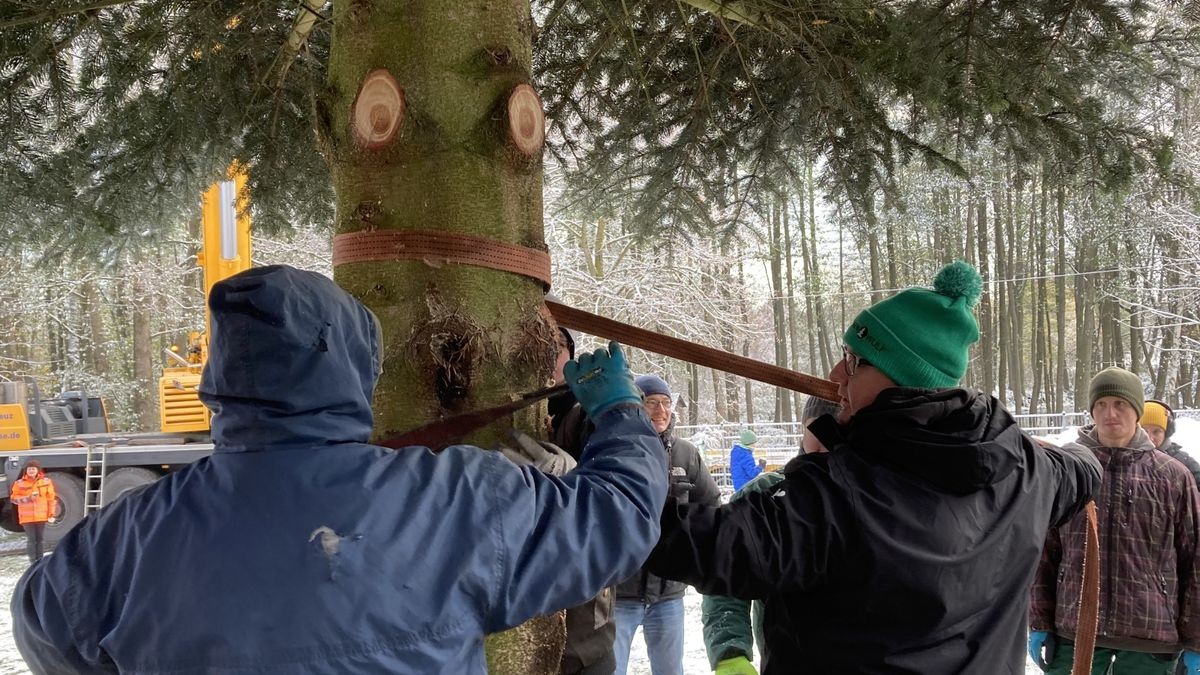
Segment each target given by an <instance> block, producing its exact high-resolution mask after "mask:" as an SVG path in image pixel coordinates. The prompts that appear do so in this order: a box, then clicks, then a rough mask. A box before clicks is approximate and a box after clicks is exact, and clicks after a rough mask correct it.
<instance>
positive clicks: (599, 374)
mask: <svg viewBox="0 0 1200 675" xmlns="http://www.w3.org/2000/svg"><path fill="white" fill-rule="evenodd" d="M563 376H564V377H565V378H566V380H567V384H568V385H569V386H570V387H571V392H572V393H573V394H575V398H576V399H577V400H578V401H579V405H581V406H583V411H584V412H586V413H587V414H588V417H590V418H592V419H593V420H594V419H596V418H597V416H599V415H600V413H602V412H604V411H605V410H608V409H609V408H611V407H613V406H614V405H617V404H618V403H638V404H640V403H641V402H642V392H641V391H640V390H639V389H638V388H637V385H635V384H634V383H633V374H632V373H630V372H629V364H627V363H626V362H625V354H624V352H622V351H621V345H619V344H617V343H616V342H610V343H608V349H597V350H596V351H594V352H592V353H591V354H584V355H582V356H580V357H579V358H578V359H576V360H574V361H567V365H566V366H563Z"/></svg>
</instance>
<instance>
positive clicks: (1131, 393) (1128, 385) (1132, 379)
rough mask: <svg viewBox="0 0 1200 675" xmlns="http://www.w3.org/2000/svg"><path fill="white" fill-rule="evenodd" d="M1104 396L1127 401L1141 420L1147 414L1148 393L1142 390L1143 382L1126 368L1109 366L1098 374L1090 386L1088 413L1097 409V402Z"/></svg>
mask: <svg viewBox="0 0 1200 675" xmlns="http://www.w3.org/2000/svg"><path fill="white" fill-rule="evenodd" d="M1104 396H1116V397H1117V398H1123V399H1125V400H1126V401H1128V402H1129V405H1131V406H1133V408H1134V410H1137V414H1138V417H1139V418H1140V417H1141V416H1142V415H1143V414H1144V413H1145V412H1146V393H1145V390H1144V389H1142V380H1141V378H1139V377H1138V376H1137V375H1134V374H1133V373H1131V372H1129V371H1128V370H1125V369H1124V368H1118V367H1116V366H1109V367H1108V368H1105V369H1104V370H1102V371H1100V372H1098V373H1096V376H1095V377H1093V378H1092V383H1091V384H1090V385H1089V386H1088V412H1091V411H1092V408H1095V407H1096V400H1097V399H1100V398H1102V397H1104Z"/></svg>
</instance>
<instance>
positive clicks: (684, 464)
mask: <svg viewBox="0 0 1200 675" xmlns="http://www.w3.org/2000/svg"><path fill="white" fill-rule="evenodd" d="M635 382H636V384H637V387H638V389H640V390H641V392H642V396H643V399H642V405H643V406H644V407H645V409H646V415H647V416H648V417H649V418H650V425H651V426H652V427H654V430H655V431H657V432H658V437H659V439H660V440H661V441H662V446H663V450H664V451H665V452H666V453H667V470H668V471H669V472H670V479H671V483H670V494H672V495H674V497H675V499H676V500H678V501H679V502H682V503H694V504H705V505H708V506H716V505H717V504H719V503H720V500H721V495H720V492H719V491H718V490H717V483H716V481H714V480H713V479H712V476H710V475H709V473H708V467H706V466H705V465H704V460H703V459H702V458H701V457H700V451H699V450H698V449H696V446H695V445H692V444H691V443H689V442H688V441H685V440H683V439H682V438H676V437H675V415H674V413H673V412H672V397H671V388H670V387H668V386H667V383H666V381H665V380H663V379H662V378H661V377H659V376H657V375H643V376H641V377H639V378H637V380H635ZM686 590H687V584H684V583H680V582H678V581H670V580H668V579H663V578H661V577H658V576H655V575H654V574H651V573H650V572H648V571H646V570H645V569H643V570H641V571H639V572H638V573H637V574H635V575H633V576H632V577H630V578H629V579H626V580H625V581H624V582H622V583H621V584H619V585H618V586H617V607H616V617H617V639H616V642H615V643H614V645H613V647H614V650H615V653H616V658H617V669H616V675H624V674H625V672H626V669H627V668H628V666H629V650H630V647H631V646H632V644H633V635H634V633H635V632H636V631H637V628H638V626H641V627H642V634H643V636H644V638H645V640H646V652H647V654H648V655H649V657H650V671H651V673H653V675H683V633H684V623H683V594H684V592H685V591H686Z"/></svg>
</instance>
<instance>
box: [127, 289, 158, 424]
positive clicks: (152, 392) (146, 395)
mask: <svg viewBox="0 0 1200 675" xmlns="http://www.w3.org/2000/svg"><path fill="white" fill-rule="evenodd" d="M130 295H131V296H132V298H131V299H132V302H130V303H129V304H130V313H131V314H132V315H133V379H134V381H135V382H136V383H137V388H136V391H137V394H135V396H134V401H135V403H134V410H135V411H136V414H137V420H138V422H137V423H138V427H139V428H141V429H157V428H159V424H158V380H157V379H156V377H155V376H156V373H155V372H154V336H153V335H151V329H150V320H151V317H150V312H151V311H153V310H152V309H151V305H150V303H148V302H147V301H146V295H147V293H146V287H145V284H144V283H143V282H142V279H141V278H140V277H136V276H135V277H134V278H133V285H132V288H131V289H130Z"/></svg>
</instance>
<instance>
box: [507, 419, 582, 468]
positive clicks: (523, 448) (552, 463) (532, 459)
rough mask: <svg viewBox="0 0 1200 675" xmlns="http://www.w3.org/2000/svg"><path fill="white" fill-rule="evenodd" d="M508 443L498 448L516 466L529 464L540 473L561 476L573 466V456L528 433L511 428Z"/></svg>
mask: <svg viewBox="0 0 1200 675" xmlns="http://www.w3.org/2000/svg"><path fill="white" fill-rule="evenodd" d="M509 438H510V439H511V443H510V444H505V445H501V446H500V447H499V448H498V450H499V451H500V452H501V453H503V454H504V456H505V457H507V458H508V459H509V461H511V462H512V463H513V464H516V465H517V466H524V465H530V466H532V467H533V468H535V469H537V470H538V471H541V472H542V473H545V474H549V475H551V476H561V475H563V474H564V473H566V472H568V471H570V470H571V469H574V468H575V458H574V457H572V456H571V455H569V454H567V451H566V450H563V449H562V448H560V447H558V446H557V445H555V444H553V443H547V442H545V441H535V440H534V439H533V438H531V437H530V436H529V435H528V434H525V433H522V432H520V431H517V430H515V429H514V430H513V431H512V433H511V434H510V435H509Z"/></svg>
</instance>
